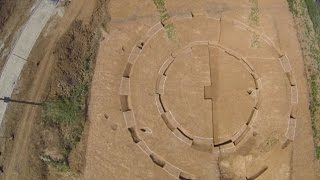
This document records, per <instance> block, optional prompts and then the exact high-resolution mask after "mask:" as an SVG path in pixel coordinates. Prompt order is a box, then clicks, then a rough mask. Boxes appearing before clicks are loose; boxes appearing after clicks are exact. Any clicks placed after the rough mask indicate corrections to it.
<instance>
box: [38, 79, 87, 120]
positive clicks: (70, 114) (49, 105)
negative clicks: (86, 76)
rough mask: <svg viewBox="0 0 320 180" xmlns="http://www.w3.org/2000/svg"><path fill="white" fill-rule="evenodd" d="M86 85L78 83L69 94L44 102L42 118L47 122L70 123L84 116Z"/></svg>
mask: <svg viewBox="0 0 320 180" xmlns="http://www.w3.org/2000/svg"><path fill="white" fill-rule="evenodd" d="M87 93H88V86H87V85H84V84H79V85H78V86H76V87H75V88H74V89H73V90H72V92H71V95H70V96H62V97H57V98H56V99H53V100H51V101H48V102H46V103H44V106H43V119H44V120H45V121H46V123H49V124H55V125H57V124H60V123H65V124H71V123H77V122H79V121H82V120H83V119H84V118H85V98H86V95H87Z"/></svg>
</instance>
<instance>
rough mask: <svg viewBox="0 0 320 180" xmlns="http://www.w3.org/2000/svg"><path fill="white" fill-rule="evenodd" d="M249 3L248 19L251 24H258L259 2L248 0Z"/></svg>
mask: <svg viewBox="0 0 320 180" xmlns="http://www.w3.org/2000/svg"><path fill="white" fill-rule="evenodd" d="M250 3H251V11H250V15H249V21H250V23H251V25H254V26H258V25H259V4H258V0H250Z"/></svg>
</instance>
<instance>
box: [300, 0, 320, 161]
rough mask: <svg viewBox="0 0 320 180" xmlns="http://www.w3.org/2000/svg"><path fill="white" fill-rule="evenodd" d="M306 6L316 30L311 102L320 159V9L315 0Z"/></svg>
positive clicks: (312, 120)
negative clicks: (319, 124) (319, 125)
mask: <svg viewBox="0 0 320 180" xmlns="http://www.w3.org/2000/svg"><path fill="white" fill-rule="evenodd" d="M304 2H305V4H306V7H307V9H308V13H309V17H310V19H311V21H312V24H313V29H314V31H315V36H316V42H314V43H313V44H311V45H310V46H311V47H310V51H311V57H312V58H313V59H314V61H315V67H314V68H315V71H314V72H312V74H311V97H310V98H311V102H310V112H311V124H312V130H313V137H314V141H315V149H316V156H317V159H320V146H319V145H317V144H318V142H319V141H320V136H319V127H318V123H319V121H318V119H319V116H318V112H319V107H320V104H319V87H320V86H319V79H318V77H319V75H320V51H319V49H318V48H315V46H316V45H318V47H319V45H320V10H319V7H317V5H316V3H315V1H314V0H304Z"/></svg>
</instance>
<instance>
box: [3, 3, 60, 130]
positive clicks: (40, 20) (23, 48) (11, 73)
mask: <svg viewBox="0 0 320 180" xmlns="http://www.w3.org/2000/svg"><path fill="white" fill-rule="evenodd" d="M56 4H57V1H52V0H42V1H41V2H40V4H39V5H38V6H37V8H36V9H35V11H34V13H33V14H32V15H31V17H30V19H29V20H28V21H27V23H26V24H25V25H24V28H23V30H22V32H21V35H20V37H19V38H18V40H17V41H16V43H15V46H14V48H13V50H12V52H11V53H10V55H9V57H8V60H7V62H6V64H5V67H4V69H3V71H2V73H1V77H0V97H1V98H3V97H11V94H12V92H13V89H14V87H15V84H16V83H17V81H18V80H19V77H20V73H21V71H22V69H23V66H24V64H25V63H26V62H27V59H28V57H29V54H30V52H31V50H32V48H33V46H34V44H35V42H36V41H37V39H38V37H39V35H40V33H41V31H42V29H43V28H44V26H45V25H46V23H47V22H48V20H49V18H50V16H51V15H52V13H53V11H54V9H55V7H56ZM6 108H7V103H5V102H3V101H1V102H0V125H1V124H2V120H3V117H4V114H5V111H6Z"/></svg>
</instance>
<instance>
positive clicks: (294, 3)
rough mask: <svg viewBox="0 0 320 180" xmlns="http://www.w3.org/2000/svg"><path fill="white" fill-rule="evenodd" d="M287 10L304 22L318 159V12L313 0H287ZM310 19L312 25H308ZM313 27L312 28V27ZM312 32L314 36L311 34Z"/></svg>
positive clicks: (319, 137)
mask: <svg viewBox="0 0 320 180" xmlns="http://www.w3.org/2000/svg"><path fill="white" fill-rule="evenodd" d="M287 1H288V5H289V9H290V11H291V13H292V14H293V16H294V17H295V18H302V19H303V20H302V21H303V22H304V26H305V27H304V30H303V31H304V38H305V39H304V42H301V43H305V46H307V47H306V48H307V49H306V51H307V52H305V53H304V54H306V56H307V58H309V59H311V64H310V65H307V69H308V81H309V86H310V105H309V109H310V113H311V126H312V130H313V139H314V143H315V152H316V156H317V159H320V146H319V145H318V144H319V143H320V134H319V132H320V130H319V118H320V117H319V115H318V114H319V107H320V103H319V102H320V98H319V88H320V86H319V82H320V79H319V76H320V51H319V45H320V10H319V7H317V5H316V3H315V1H314V0H287ZM309 18H310V20H311V22H312V24H311V25H309V24H308V21H309V20H308V19H309ZM312 26H313V27H312ZM312 31H314V35H313V34H312V33H311V32H312Z"/></svg>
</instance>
